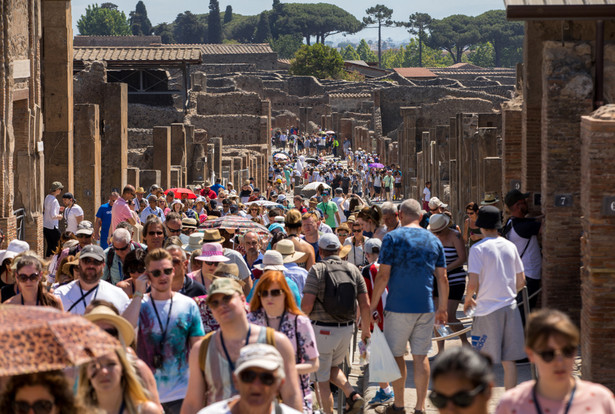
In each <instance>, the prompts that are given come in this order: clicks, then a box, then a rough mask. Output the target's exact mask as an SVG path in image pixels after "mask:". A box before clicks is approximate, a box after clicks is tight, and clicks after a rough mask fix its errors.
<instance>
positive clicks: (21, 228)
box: [13, 208, 26, 240]
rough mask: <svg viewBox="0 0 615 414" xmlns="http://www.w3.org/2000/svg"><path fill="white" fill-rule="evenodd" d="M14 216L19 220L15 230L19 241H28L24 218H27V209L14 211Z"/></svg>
mask: <svg viewBox="0 0 615 414" xmlns="http://www.w3.org/2000/svg"><path fill="white" fill-rule="evenodd" d="M13 215H14V216H15V218H16V219H17V223H16V225H15V229H16V231H17V234H16V238H17V239H18V240H25V239H26V230H25V229H26V222H25V221H24V218H25V216H26V209H25V208H20V209H18V210H15V211H13Z"/></svg>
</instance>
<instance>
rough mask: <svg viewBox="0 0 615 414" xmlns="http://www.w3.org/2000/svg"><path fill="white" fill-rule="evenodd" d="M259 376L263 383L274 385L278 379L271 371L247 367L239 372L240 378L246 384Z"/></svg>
mask: <svg viewBox="0 0 615 414" xmlns="http://www.w3.org/2000/svg"><path fill="white" fill-rule="evenodd" d="M257 377H258V379H259V380H260V382H261V384H263V385H273V383H274V382H275V380H276V377H275V375H273V374H272V373H271V372H254V371H252V370H250V369H245V370H243V371H241V372H240V373H239V379H240V380H241V382H245V383H246V384H252V383H253V382H254V380H255V379H256V378H257Z"/></svg>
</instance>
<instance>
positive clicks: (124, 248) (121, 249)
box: [113, 244, 130, 252]
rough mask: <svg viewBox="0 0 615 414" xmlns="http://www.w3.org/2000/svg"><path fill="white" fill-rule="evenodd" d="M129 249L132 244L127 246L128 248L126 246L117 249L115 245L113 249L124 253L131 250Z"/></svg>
mask: <svg viewBox="0 0 615 414" xmlns="http://www.w3.org/2000/svg"><path fill="white" fill-rule="evenodd" d="M129 248H130V244H127V245H126V246H124V247H117V246H116V245H113V249H114V250H115V251H116V252H123V251H124V250H126V249H129Z"/></svg>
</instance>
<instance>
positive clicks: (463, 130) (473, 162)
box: [457, 113, 482, 206]
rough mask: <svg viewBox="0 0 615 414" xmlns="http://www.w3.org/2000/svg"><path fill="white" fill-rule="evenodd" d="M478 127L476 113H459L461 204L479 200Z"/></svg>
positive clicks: (459, 195)
mask: <svg viewBox="0 0 615 414" xmlns="http://www.w3.org/2000/svg"><path fill="white" fill-rule="evenodd" d="M477 127H478V116H477V115H476V114H463V113H460V114H457V134H458V139H457V146H458V150H457V168H458V169H459V181H458V184H459V188H458V197H459V205H464V206H465V205H466V204H467V203H468V202H470V201H474V202H479V201H480V200H482V198H481V199H479V198H480V197H481V196H480V195H479V194H478V188H477V187H478V186H477V182H478V171H477V169H478V168H477V158H476V153H475V151H474V149H475V146H474V142H475V141H476V140H475V134H476V129H477Z"/></svg>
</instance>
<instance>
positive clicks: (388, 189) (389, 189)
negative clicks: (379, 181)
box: [384, 187, 392, 193]
mask: <svg viewBox="0 0 615 414" xmlns="http://www.w3.org/2000/svg"><path fill="white" fill-rule="evenodd" d="M391 190H392V188H391V187H384V192H385V193H390V192H391Z"/></svg>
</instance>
